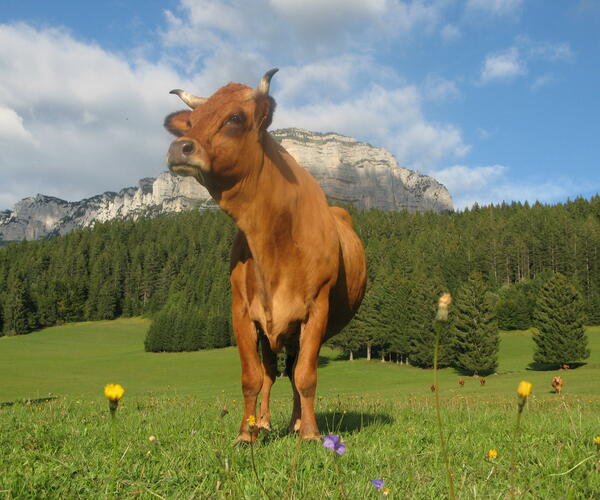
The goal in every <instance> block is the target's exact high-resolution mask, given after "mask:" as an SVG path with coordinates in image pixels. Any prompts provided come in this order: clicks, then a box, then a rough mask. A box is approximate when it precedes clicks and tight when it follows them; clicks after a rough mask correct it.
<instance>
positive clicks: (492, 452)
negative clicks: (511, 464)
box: [487, 448, 498, 460]
mask: <svg viewBox="0 0 600 500" xmlns="http://www.w3.org/2000/svg"><path fill="white" fill-rule="evenodd" d="M487 457H488V460H494V459H495V458H498V451H497V450H495V449H494V448H492V449H491V450H488V452H487Z"/></svg>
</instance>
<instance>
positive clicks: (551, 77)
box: [531, 73, 556, 91]
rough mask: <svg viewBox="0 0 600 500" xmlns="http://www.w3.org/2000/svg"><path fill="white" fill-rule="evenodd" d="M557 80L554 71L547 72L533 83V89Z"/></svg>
mask: <svg viewBox="0 0 600 500" xmlns="http://www.w3.org/2000/svg"><path fill="white" fill-rule="evenodd" d="M555 80H556V77H555V76H554V75H553V74H552V73H545V74H543V75H541V76H538V77H537V78H536V79H535V80H534V82H533V83H532V84H531V90H534V91H535V90H538V89H540V88H542V87H545V86H546V85H550V84H551V83H552V82H554V81H555Z"/></svg>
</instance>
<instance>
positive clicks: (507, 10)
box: [466, 0, 523, 16]
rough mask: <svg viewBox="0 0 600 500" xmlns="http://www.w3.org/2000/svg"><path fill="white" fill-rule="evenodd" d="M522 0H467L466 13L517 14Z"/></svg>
mask: <svg viewBox="0 0 600 500" xmlns="http://www.w3.org/2000/svg"><path fill="white" fill-rule="evenodd" d="M522 5H523V0H467V7H466V10H467V13H468V14H487V15H494V16H510V15H514V14H517V13H518V12H519V11H520V10H521V7H522Z"/></svg>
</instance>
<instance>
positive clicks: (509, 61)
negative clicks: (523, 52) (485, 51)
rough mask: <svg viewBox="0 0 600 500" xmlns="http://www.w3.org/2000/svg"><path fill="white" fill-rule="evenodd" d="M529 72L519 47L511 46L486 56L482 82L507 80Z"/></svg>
mask: <svg viewBox="0 0 600 500" xmlns="http://www.w3.org/2000/svg"><path fill="white" fill-rule="evenodd" d="M526 72H527V69H526V67H525V63H524V61H523V60H522V59H521V57H520V54H519V49H518V48H517V47H511V48H510V49H508V50H505V51H503V52H497V53H495V54H490V55H488V56H487V57H486V58H485V61H484V63H483V68H482V70H481V83H484V84H485V83H489V82H492V81H499V80H500V81H506V80H511V79H513V78H515V77H516V76H520V75H524V74H525V73H526Z"/></svg>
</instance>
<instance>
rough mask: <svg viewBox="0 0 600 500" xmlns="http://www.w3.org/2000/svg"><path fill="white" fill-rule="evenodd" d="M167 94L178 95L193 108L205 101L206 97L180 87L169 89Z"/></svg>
mask: <svg viewBox="0 0 600 500" xmlns="http://www.w3.org/2000/svg"><path fill="white" fill-rule="evenodd" d="M169 94H175V95H178V96H179V98H180V99H181V100H182V101H183V102H185V103H186V104H187V105H188V106H189V107H190V108H192V109H195V108H196V107H198V106H200V105H201V104H204V103H205V102H206V101H207V99H206V97H197V96H195V95H192V94H190V93H189V92H186V91H185V90H181V89H175V90H171V92H169Z"/></svg>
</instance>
